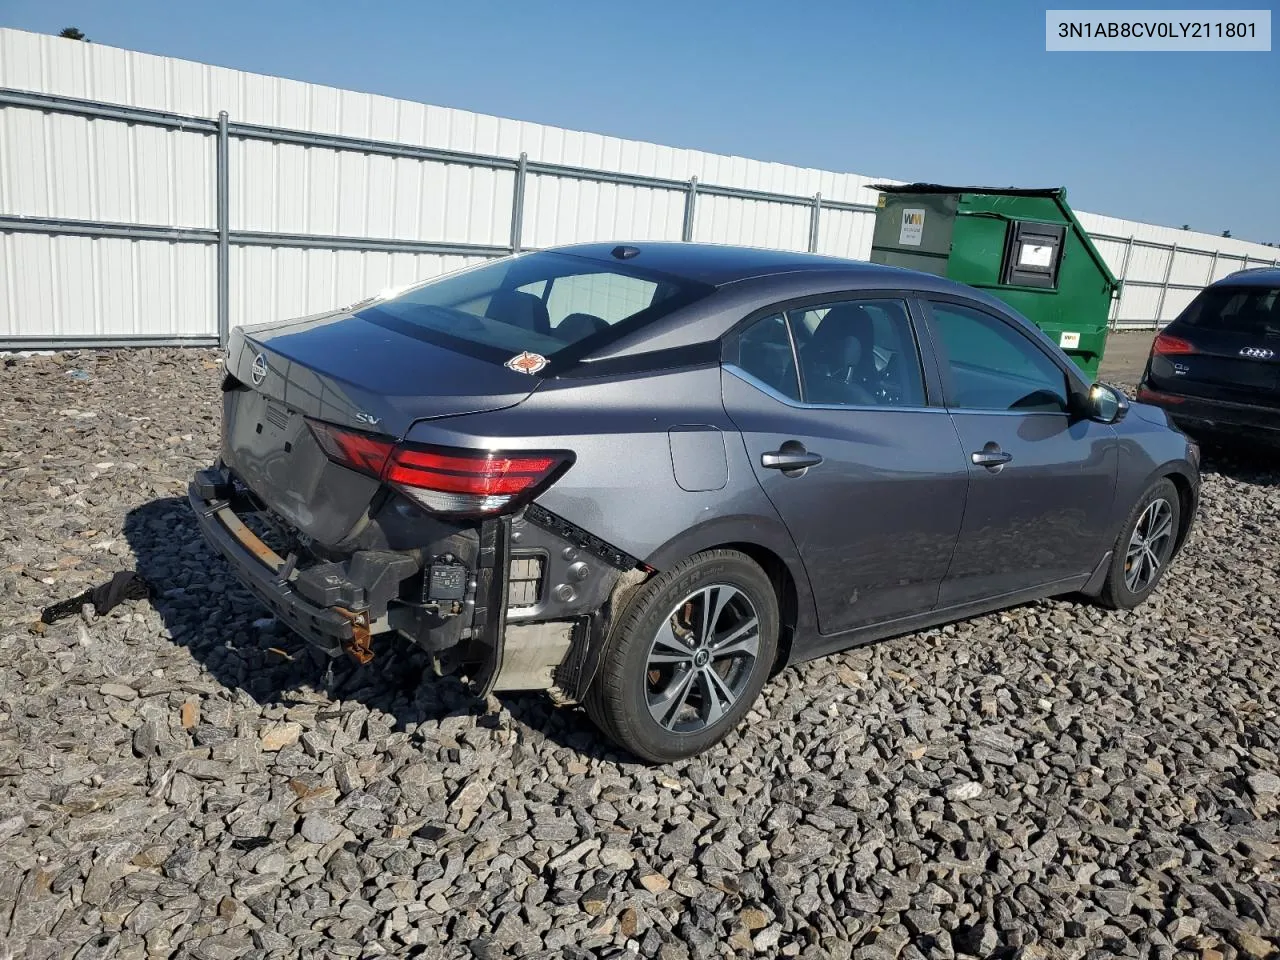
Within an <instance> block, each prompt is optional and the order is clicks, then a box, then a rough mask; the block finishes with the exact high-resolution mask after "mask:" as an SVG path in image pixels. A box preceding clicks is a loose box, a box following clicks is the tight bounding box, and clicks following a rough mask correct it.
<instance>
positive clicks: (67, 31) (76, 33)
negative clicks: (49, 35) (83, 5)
mask: <svg viewBox="0 0 1280 960" xmlns="http://www.w3.org/2000/svg"><path fill="white" fill-rule="evenodd" d="M58 36H60V37H65V38H66V39H68V40H84V41H85V42H88V40H89V38H88V37H86V36H85V35H84V32H83V31H81V30H80V29H79V28H78V27H64V28H63V30H62V32H61V33H59V34H58Z"/></svg>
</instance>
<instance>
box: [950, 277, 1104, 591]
mask: <svg viewBox="0 0 1280 960" xmlns="http://www.w3.org/2000/svg"><path fill="white" fill-rule="evenodd" d="M929 327H930V333H931V335H932V341H933V343H934V345H935V347H936V349H937V356H938V362H939V365H940V369H941V374H942V380H943V390H944V394H945V398H946V402H947V406H948V409H949V410H950V411H951V418H952V421H953V422H954V424H955V429H956V432H957V434H958V435H959V437H960V441H961V444H962V447H963V450H964V456H965V460H966V463H967V464H968V471H969V496H968V501H967V503H966V505H965V516H964V524H963V526H962V528H961V530H960V537H959V541H958V543H957V544H956V550H955V556H954V559H953V560H952V561H951V566H950V569H949V570H948V571H947V574H946V578H945V579H944V580H943V583H942V588H941V590H940V591H939V601H938V602H939V604H940V605H942V606H944V607H946V606H953V605H955V604H961V603H967V602H969V601H976V600H982V599H987V598H991V597H998V596H1002V595H1004V594H1007V593H1013V592H1015V591H1018V590H1026V589H1030V588H1033V587H1038V586H1041V585H1044V584H1048V583H1053V582H1055V581H1058V580H1064V579H1067V578H1069V577H1075V576H1081V575H1085V574H1088V573H1091V572H1092V571H1093V569H1094V567H1095V566H1096V565H1097V562H1098V561H1099V560H1100V559H1101V558H1102V555H1103V553H1104V552H1105V551H1106V548H1107V544H1106V543H1105V542H1104V541H1105V537H1106V534H1107V524H1108V521H1109V518H1110V516H1111V503H1112V500H1113V498H1114V496H1115V483H1116V468H1117V458H1118V455H1119V454H1118V448H1117V444H1116V439H1115V430H1114V429H1112V428H1111V427H1110V426H1107V425H1105V424H1100V423H1095V422H1094V421H1092V420H1086V419H1082V418H1080V417H1078V416H1076V415H1073V414H1072V413H1070V412H1069V411H1070V409H1071V395H1072V392H1073V391H1072V389H1071V383H1072V380H1071V379H1070V376H1071V375H1069V374H1068V373H1067V368H1068V367H1069V365H1070V361H1069V360H1067V359H1066V358H1065V357H1054V356H1052V355H1051V354H1050V352H1048V351H1047V350H1045V349H1044V348H1043V347H1042V346H1041V345H1040V344H1039V343H1038V342H1037V341H1036V340H1035V339H1033V338H1032V337H1031V336H1029V335H1028V334H1027V333H1026V332H1025V331H1024V330H1023V329H1022V327H1021V325H1020V324H1018V323H1017V322H1016V321H1015V320H1013V319H1012V318H1005V317H1001V316H998V315H996V314H995V313H993V312H990V309H989V308H987V307H979V306H978V305H977V304H968V303H956V302H948V301H934V300H931V301H930V303H929Z"/></svg>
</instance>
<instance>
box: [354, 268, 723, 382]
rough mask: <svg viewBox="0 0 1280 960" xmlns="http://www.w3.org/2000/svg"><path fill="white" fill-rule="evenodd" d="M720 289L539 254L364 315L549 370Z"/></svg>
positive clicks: (425, 288)
mask: <svg viewBox="0 0 1280 960" xmlns="http://www.w3.org/2000/svg"><path fill="white" fill-rule="evenodd" d="M712 289H713V288H711V287H709V286H706V285H703V284H699V283H694V282H690V281H686V280H683V279H678V278H674V277H668V276H666V275H655V274H651V273H649V272H647V271H644V270H642V269H636V268H634V267H632V266H630V265H628V264H622V263H617V264H614V263H609V262H603V261H599V260H595V259H591V258H587V257H578V256H572V255H569V254H562V253H550V252H545V253H532V254H526V255H525V256H520V257H511V258H506V259H503V260H497V261H494V262H491V263H486V264H482V265H480V266H478V267H473V268H471V269H469V270H463V271H460V272H458V273H453V274H449V275H447V276H443V277H439V278H437V279H435V280H429V281H427V282H426V283H424V284H421V285H419V286H416V287H413V288H412V289H410V290H408V291H407V292H405V293H402V294H400V295H399V296H396V297H392V298H389V299H387V300H379V301H375V302H373V303H371V304H369V305H368V306H366V307H364V308H363V309H361V310H359V311H358V312H357V316H359V317H361V318H362V319H365V320H369V321H370V322H372V323H376V324H380V325H382V326H386V327H390V328H391V329H394V330H398V331H400V332H402V333H406V334H409V335H410V336H417V337H420V338H421V339H426V340H437V339H444V340H445V341H447V342H446V345H449V346H457V347H461V348H462V349H464V350H467V352H471V353H474V354H476V355H478V356H482V357H486V358H490V359H494V360H499V361H501V360H505V359H507V358H509V357H511V356H513V355H514V354H518V353H521V352H522V351H526V350H527V351H529V352H531V353H537V354H541V355H542V356H544V357H546V358H547V359H549V360H552V359H554V358H555V357H556V355H558V354H560V353H562V352H565V351H568V350H570V349H571V348H573V347H574V346H576V345H577V344H580V343H582V342H583V341H585V340H587V339H588V338H592V337H597V336H598V339H597V340H593V343H599V344H603V343H604V342H607V341H608V340H609V339H610V338H609V336H608V334H609V333H610V332H613V333H615V334H617V335H621V334H622V333H624V332H629V331H631V330H634V329H636V328H637V327H640V326H643V325H644V324H646V323H650V322H652V321H654V320H657V319H659V318H660V317H664V316H666V315H668V314H670V313H672V312H674V311H675V310H678V309H680V308H681V307H684V306H687V305H688V304H690V303H692V302H694V301H695V300H698V299H700V298H702V297H704V296H706V295H707V294H708V293H710V292H711V290H712Z"/></svg>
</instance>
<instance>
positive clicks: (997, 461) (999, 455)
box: [970, 443, 1013, 469]
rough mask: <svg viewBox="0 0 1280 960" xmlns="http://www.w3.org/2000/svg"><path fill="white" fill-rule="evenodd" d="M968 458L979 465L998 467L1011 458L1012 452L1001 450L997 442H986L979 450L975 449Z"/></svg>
mask: <svg viewBox="0 0 1280 960" xmlns="http://www.w3.org/2000/svg"><path fill="white" fill-rule="evenodd" d="M970 458H971V459H972V460H973V462H974V463H975V464H976V465H977V466H979V467H994V468H997V469H998V468H1000V467H1003V466H1004V465H1005V464H1006V463H1008V462H1009V461H1010V460H1012V459H1013V454H1012V453H1006V452H1005V451H1003V450H1001V449H1000V445H999V444H998V443H988V444H987V445H986V446H984V447H983V448H982V449H981V450H975V451H974V452H973V454H971V457H970Z"/></svg>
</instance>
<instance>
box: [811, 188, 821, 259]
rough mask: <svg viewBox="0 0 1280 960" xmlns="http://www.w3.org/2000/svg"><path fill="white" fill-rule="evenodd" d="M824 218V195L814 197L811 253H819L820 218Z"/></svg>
mask: <svg viewBox="0 0 1280 960" xmlns="http://www.w3.org/2000/svg"><path fill="white" fill-rule="evenodd" d="M820 216H822V194H821V193H815V194H814V195H813V210H812V211H810V213H809V252H810V253H817V252H818V218H819V217H820Z"/></svg>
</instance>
